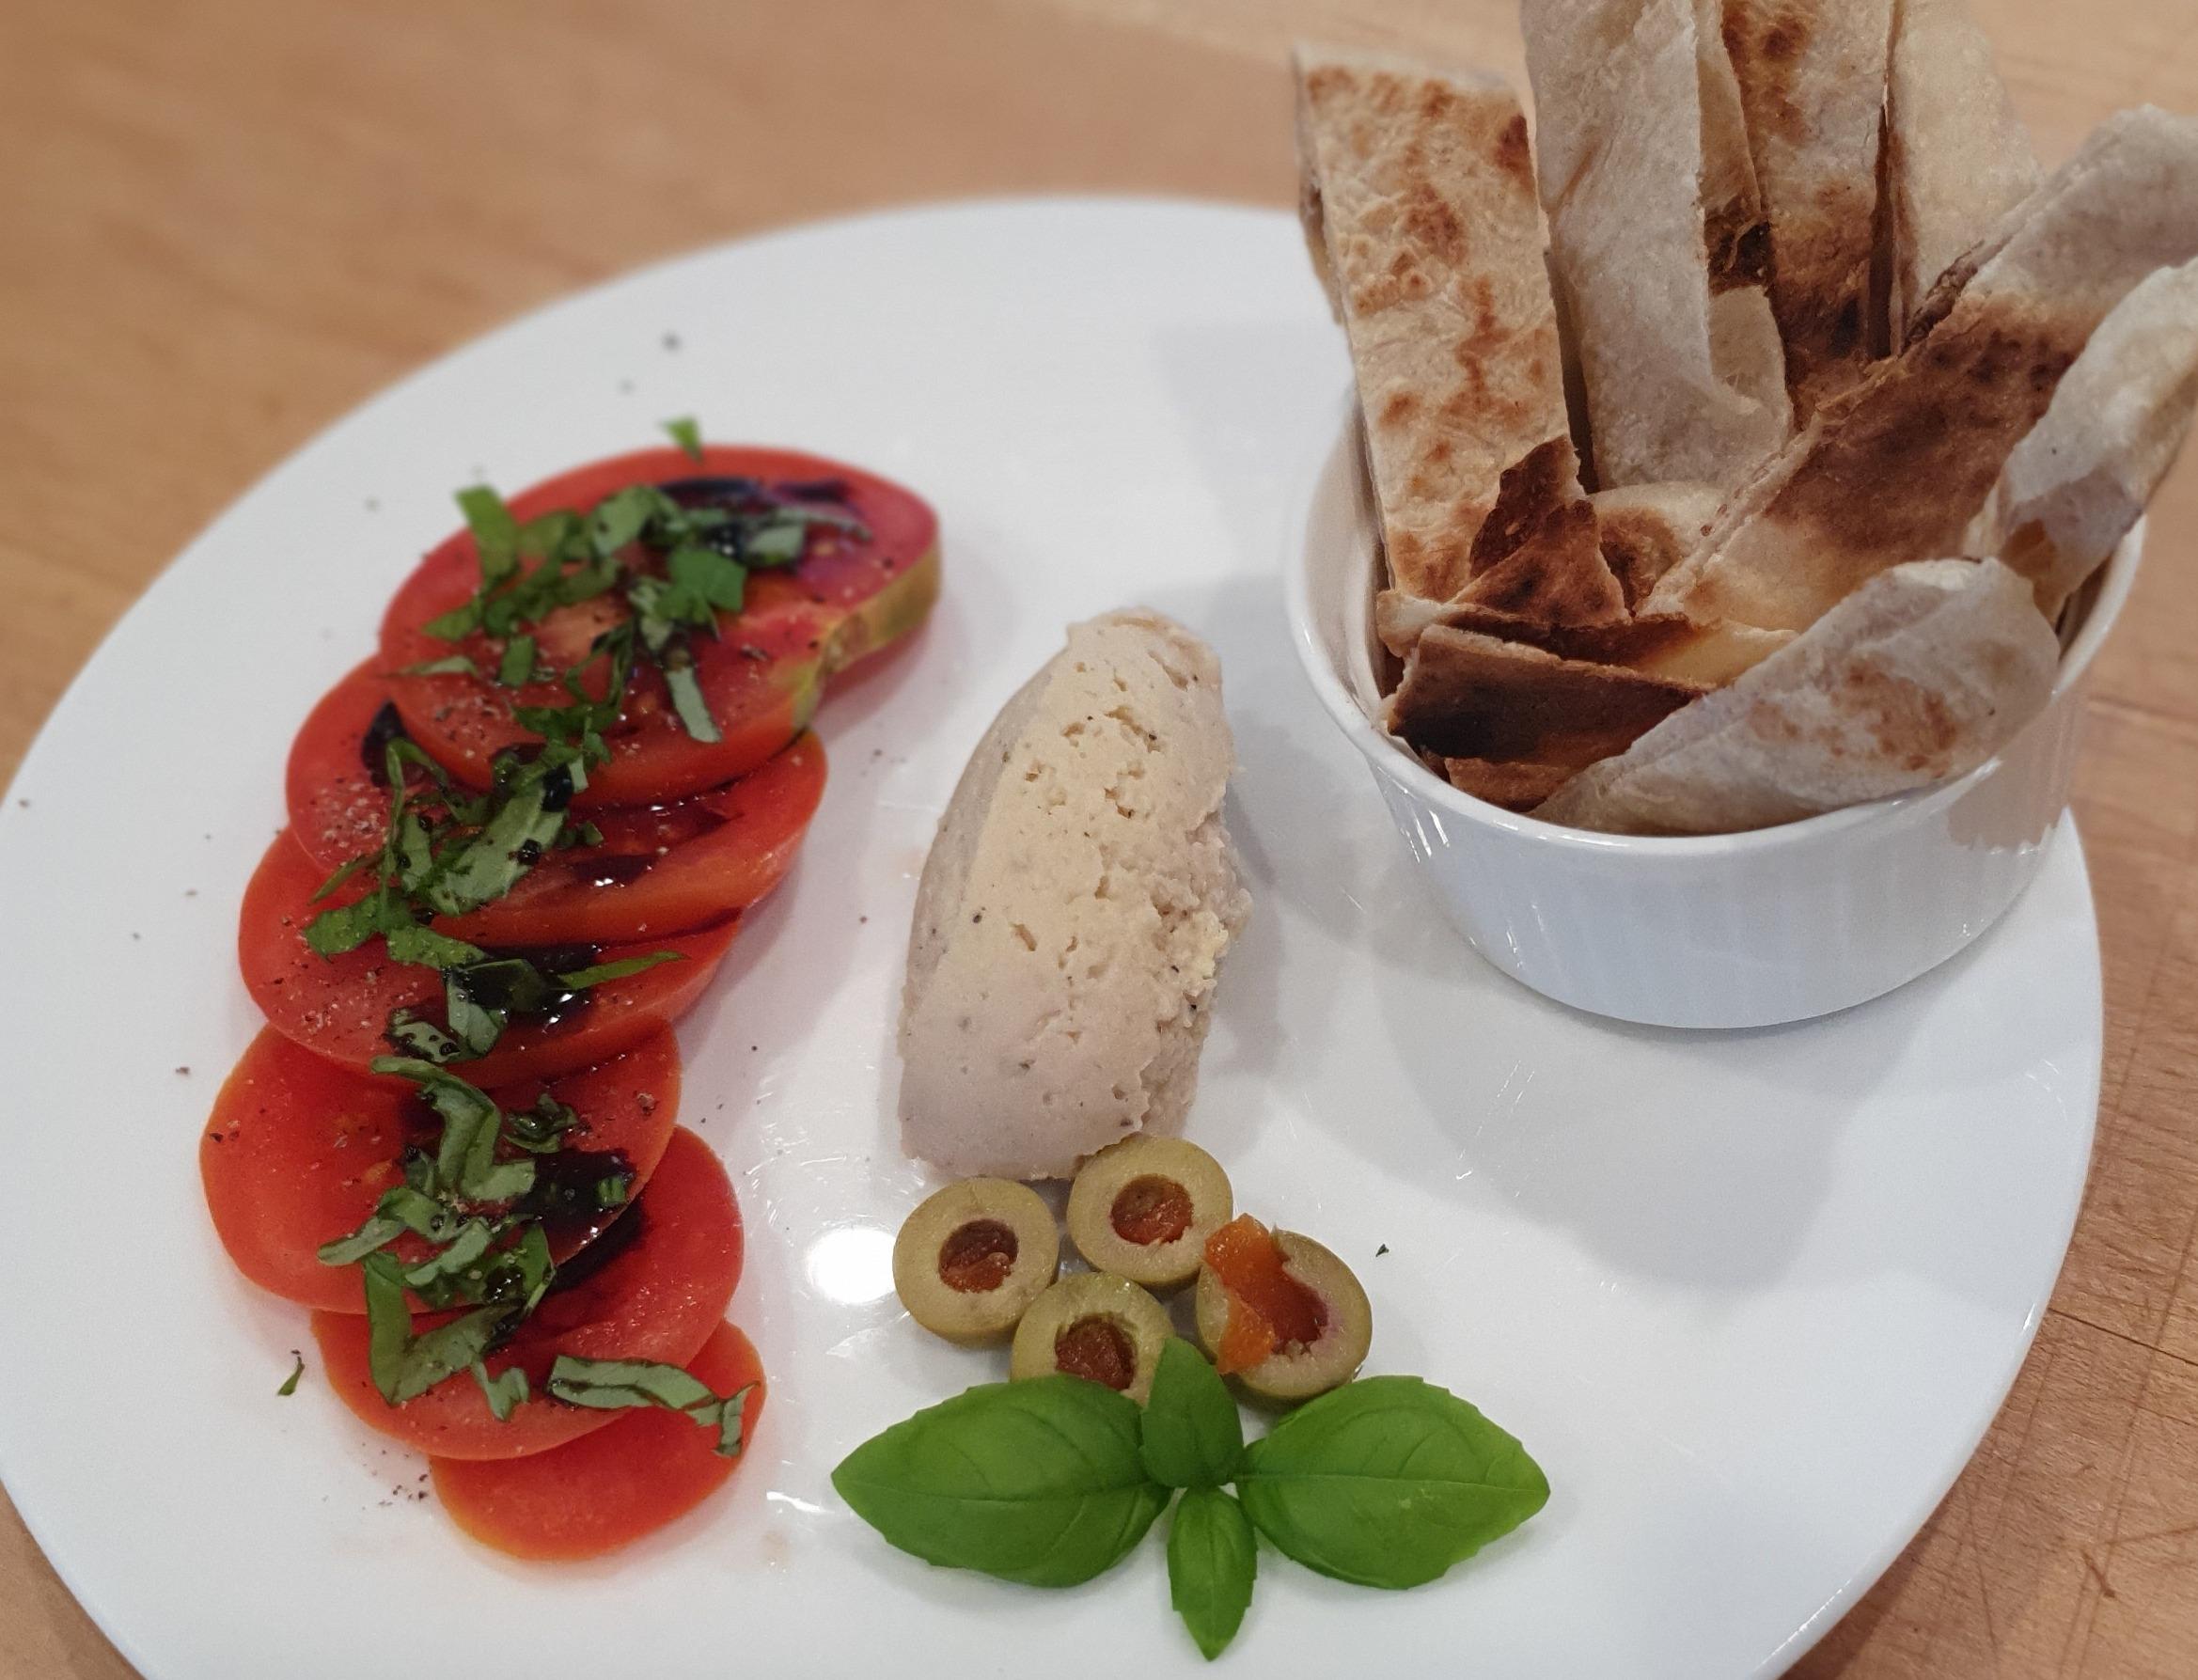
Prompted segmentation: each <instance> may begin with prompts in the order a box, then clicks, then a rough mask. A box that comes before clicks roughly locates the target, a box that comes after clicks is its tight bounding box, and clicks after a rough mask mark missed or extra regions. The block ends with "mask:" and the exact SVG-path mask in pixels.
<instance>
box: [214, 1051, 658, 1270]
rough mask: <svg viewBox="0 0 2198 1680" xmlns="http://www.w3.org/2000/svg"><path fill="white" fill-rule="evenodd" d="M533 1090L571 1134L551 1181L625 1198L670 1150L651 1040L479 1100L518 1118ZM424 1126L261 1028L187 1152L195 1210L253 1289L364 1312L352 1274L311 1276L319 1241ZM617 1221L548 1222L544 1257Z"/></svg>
mask: <svg viewBox="0 0 2198 1680" xmlns="http://www.w3.org/2000/svg"><path fill="white" fill-rule="evenodd" d="M544 1089H546V1090H547V1091H549V1092H550V1094H551V1095H552V1096H554V1097H556V1098H557V1101H559V1102H561V1103H564V1104H567V1105H569V1106H570V1107H572V1108H573V1110H574V1111H575V1112H576V1113H577V1114H578V1115H579V1116H580V1124H579V1125H578V1126H576V1127H574V1128H573V1130H572V1131H570V1132H567V1133H566V1134H565V1144H564V1147H563V1148H562V1149H560V1150H559V1151H557V1153H556V1154H551V1155H544V1156H541V1157H539V1158H538V1161H537V1171H538V1172H543V1173H548V1174H550V1175H551V1176H552V1177H554V1178H555V1179H557V1182H559V1183H565V1182H571V1183H573V1184H581V1183H586V1184H592V1183H594V1181H595V1180H597V1179H599V1178H602V1177H603V1176H604V1174H605V1172H607V1171H608V1170H611V1168H612V1167H613V1166H614V1165H615V1166H620V1167H623V1168H624V1169H625V1170H628V1171H630V1172H632V1173H633V1174H634V1183H633V1185H632V1186H631V1189H630V1191H629V1197H631V1196H633V1195H636V1194H638V1193H639V1191H640V1189H641V1187H642V1186H643V1185H646V1184H647V1183H648V1181H649V1177H650V1175H651V1174H652V1173H653V1172H654V1171H655V1170H656V1164H657V1162H658V1161H659V1160H660V1159H661V1158H662V1157H663V1154H664V1150H665V1145H666V1144H667V1143H668V1142H669V1141H670V1140H671V1132H672V1122H673V1120H674V1119H675V1117H676V1116H677V1114H678V1112H679V1094H680V1056H679V1043H678V1041H677V1040H676V1039H674V1038H673V1037H672V1035H671V1033H670V1031H669V1029H668V1028H658V1029H657V1030H656V1031H654V1032H652V1033H651V1034H650V1035H649V1036H648V1037H647V1038H645V1039H643V1040H642V1041H641V1042H640V1043H639V1044H636V1045H635V1046H634V1047H633V1048H632V1049H631V1050H628V1051H626V1052H625V1054H623V1055H622V1056H614V1057H613V1058H611V1060H608V1061H604V1062H600V1063H598V1064H597V1065H596V1066H594V1067H591V1068H587V1069H584V1070H583V1071H581V1072H580V1073H577V1074H569V1075H567V1076H565V1077H564V1078H561V1079H557V1080H553V1081H552V1082H551V1083H550V1084H549V1085H548V1086H547V1087H544V1086H543V1085H542V1083H541V1082H540V1081H529V1082H528V1083H526V1084H524V1085H518V1086H506V1087H504V1088H503V1089H501V1090H498V1091H494V1092H492V1093H491V1094H492V1095H494V1096H495V1099H496V1101H497V1102H498V1103H499V1104H501V1105H502V1106H503V1107H505V1108H507V1109H522V1108H526V1107H531V1106H532V1105H533V1103H534V1100H535V1098H536V1097H537V1096H538V1095H540V1094H541V1092H542V1091H543V1090H544ZM437 1131H438V1123H437V1122H436V1121H435V1119H434V1117H433V1116H432V1113H431V1112H430V1110H429V1109H428V1107H427V1106H426V1105H425V1104H424V1103H422V1102H421V1101H419V1099H418V1098H417V1097H416V1095H413V1094H412V1093H410V1092H409V1091H405V1090H403V1089H401V1088H400V1087H399V1086H397V1085H395V1084H393V1083H392V1082H391V1081H389V1080H386V1079H376V1078H370V1077H363V1076H360V1075H357V1074H352V1073H346V1072H345V1071H344V1070H343V1069H341V1068H339V1067H338V1066H336V1065H335V1064H334V1063H333V1062H328V1061H323V1060H321V1058H320V1057H318V1056H315V1055H314V1054H312V1053H311V1052H310V1051H308V1050H303V1049H300V1048H299V1047H298V1046H297V1045H296V1044H291V1043H290V1040H288V1039H286V1038H284V1037H283V1036H282V1035H281V1034H280V1033H278V1032H276V1031H275V1029H274V1028H272V1027H271V1028H266V1029H265V1030H263V1031H262V1032H261V1033H260V1034H259V1037H258V1038H256V1039H254V1040H253V1041H252V1044H251V1047H250V1048H249V1049H247V1050H246V1051H245V1052H244V1055H243V1060H241V1061H239V1062H238V1063H237V1065H236V1069H235V1071H234V1072H232V1073H231V1074H230V1075H229V1076H228V1081H227V1082H226V1083H225V1084H224V1085H223V1086H222V1088H221V1094H220V1095H219V1096H217V1097H216V1098H215V1099H214V1103H213V1117H212V1119H211V1120H209V1121H208V1122H207V1123H206V1130H205V1132H204V1133H203V1134H201V1136H200V1138H199V1140H198V1173H199V1178H200V1180H201V1181H202V1182H203V1184H204V1185H205V1187H206V1206H207V1211H208V1212H210V1213H211V1214H212V1216H213V1228H214V1230H215V1231H216V1232H217V1233H219V1234H220V1236H221V1241H222V1247H223V1248H227V1249H228V1256H229V1258H230V1259H231V1260H232V1261H234V1262H236V1265H237V1269H238V1270H239V1271H241V1272H243V1274H244V1276H245V1277H247V1278H249V1279H250V1280H252V1281H253V1282H255V1283H257V1284H258V1285H259V1287H260V1288H262V1289H265V1290H270V1291H272V1292H273V1293H274V1294H275V1295H281V1296H283V1297H284V1298H285V1299H287V1300H292V1301H296V1302H297V1303H299V1304H300V1305H301V1306H306V1307H320V1308H324V1309H326V1310H328V1311H335V1312H364V1311H366V1299H365V1296H364V1294H363V1292H362V1286H361V1283H360V1274H359V1270H358V1268H357V1267H356V1266H348V1265H346V1266H331V1265H322V1264H321V1262H320V1260H319V1259H318V1258H317V1257H316V1252H317V1250H318V1249H319V1248H320V1247H321V1245H322V1243H326V1242H330V1241H333V1240H334V1239H335V1238H337V1237H339V1236H343V1235H345V1234H347V1233H350V1232H353V1231H355V1230H357V1229H358V1228H359V1226H360V1225H361V1224H363V1223H364V1222H365V1221H366V1219H367V1218H368V1217H369V1215H371V1214H372V1213H373V1211H374V1203H375V1202H376V1201H378V1200H379V1199H380V1198H381V1195H382V1192H383V1191H385V1190H387V1189H389V1188H390V1187H392V1186H393V1185H398V1184H400V1183H402V1182H403V1179H404V1164H403V1157H404V1152H405V1151H406V1150H407V1149H408V1148H413V1147H419V1146H432V1142H433V1140H434V1138H435V1137H436V1135H437ZM619 1211H621V1210H613V1211H612V1212H610V1213H607V1214H601V1215H597V1216H596V1217H592V1218H589V1219H576V1220H555V1221H551V1222H550V1223H549V1234H550V1252H551V1254H552V1255H553V1256H555V1257H556V1258H557V1259H558V1260H560V1261H561V1260H568V1259H570V1258H571V1257H572V1256H573V1255H574V1254H576V1253H578V1252H579V1251H580V1249H582V1248H585V1247H586V1246H587V1245H588V1243H589V1241H591V1240H592V1239H593V1238H594V1237H596V1236H597V1235H599V1234H600V1233H602V1232H603V1231H604V1229H605V1228H606V1227H607V1226H608V1225H609V1224H610V1223H611V1222H612V1221H613V1219H615V1218H616V1217H617V1214H618V1212H619ZM390 1252H392V1253H393V1254H395V1255H396V1256H397V1257H398V1258H399V1259H400V1260H403V1261H406V1262H407V1263H412V1262H416V1261H420V1260H424V1259H426V1258H427V1256H428V1255H429V1253H431V1252H432V1250H431V1249H430V1248H428V1246H427V1245H426V1244H425V1243H423V1242H422V1241H421V1240H420V1239H419V1238H417V1237H414V1236H404V1237H400V1239H399V1240H398V1241H397V1242H396V1243H394V1244H392V1245H391V1247H390Z"/></svg>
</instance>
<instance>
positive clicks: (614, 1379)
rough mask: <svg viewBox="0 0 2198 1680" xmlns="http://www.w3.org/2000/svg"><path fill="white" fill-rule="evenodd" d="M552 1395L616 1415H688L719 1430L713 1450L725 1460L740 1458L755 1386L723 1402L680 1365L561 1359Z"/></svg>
mask: <svg viewBox="0 0 2198 1680" xmlns="http://www.w3.org/2000/svg"><path fill="white" fill-rule="evenodd" d="M549 1391H550V1393H551V1394H552V1395H554V1396H555V1397H556V1398H557V1399H559V1400H562V1401H564V1402H565V1403H566V1404H567V1405H585V1406H592V1407H594V1408H596V1409H598V1410H604V1411H618V1410H623V1409H626V1408H629V1407H634V1406H658V1407H661V1408H663V1409H664V1410H666V1411H674V1412H680V1413H683V1414H684V1415H685V1416H686V1417H689V1418H691V1419H693V1420H694V1421H696V1422H697V1423H699V1424H700V1425H701V1426H702V1427H704V1428H706V1429H714V1430H716V1431H717V1446H716V1448H715V1451H716V1452H717V1454H718V1455H719V1456H720V1457H722V1458H738V1457H739V1456H740V1450H741V1419H742V1414H743V1413H744V1412H745V1411H746V1407H747V1399H748V1395H749V1394H750V1393H751V1392H753V1385H752V1384H751V1385H750V1386H749V1387H747V1388H742V1389H735V1390H733V1391H732V1392H731V1393H730V1394H727V1395H725V1396H723V1397H722V1398H720V1397H719V1396H718V1394H717V1393H716V1392H715V1391H714V1390H713V1389H712V1388H711V1387H710V1385H709V1384H708V1383H706V1382H704V1381H702V1379H701V1378H700V1377H699V1376H696V1375H694V1374H692V1373H691V1372H686V1371H683V1370H681V1369H680V1368H679V1367H678V1366H677V1365H660V1364H658V1363H656V1362H655V1361H654V1360H651V1359H582V1358H574V1357H573V1355H571V1354H559V1355H558V1356H557V1363H556V1364H555V1365H553V1366H551V1367H550V1375H549Z"/></svg>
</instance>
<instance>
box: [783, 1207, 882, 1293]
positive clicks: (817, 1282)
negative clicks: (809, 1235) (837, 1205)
mask: <svg viewBox="0 0 2198 1680" xmlns="http://www.w3.org/2000/svg"><path fill="white" fill-rule="evenodd" d="M802 1268H803V1270H804V1271H806V1272H807V1273H808V1274H809V1287H810V1288H812V1289H814V1290H815V1291H816V1292H817V1293H818V1294H819V1295H823V1296H824V1298H825V1299H826V1300H828V1301H838V1302H840V1304H841V1305H843V1306H848V1307H862V1306H867V1305H869V1304H870V1303H871V1301H876V1300H882V1299H884V1298H885V1297H886V1296H887V1295H891V1294H892V1293H893V1233H891V1232H889V1231H880V1230H879V1229H878V1228H877V1227H876V1226H874V1225H842V1226H840V1227H839V1228H837V1229H836V1230H832V1231H827V1232H825V1233H824V1235H822V1236H820V1237H819V1238H817V1240H816V1241H815V1242H813V1243H811V1244H810V1245H809V1253H808V1254H807V1255H805V1256H804V1257H803V1260H802Z"/></svg>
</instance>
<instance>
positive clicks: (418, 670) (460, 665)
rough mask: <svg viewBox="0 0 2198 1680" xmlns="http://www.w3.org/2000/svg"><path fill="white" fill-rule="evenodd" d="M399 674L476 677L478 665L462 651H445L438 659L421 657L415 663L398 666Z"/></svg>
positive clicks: (408, 675) (478, 670) (478, 669)
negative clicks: (421, 658)
mask: <svg viewBox="0 0 2198 1680" xmlns="http://www.w3.org/2000/svg"><path fill="white" fill-rule="evenodd" d="M399 674H400V675H401V676H406V677H478V676H479V675H480V667H479V666H478V665H476V664H474V663H473V661H472V659H471V658H470V657H468V656H467V655H465V654H463V653H446V654H444V655H443V657H442V658H440V659H423V660H421V661H420V662H419V663H418V664H417V665H407V666H401V667H399Z"/></svg>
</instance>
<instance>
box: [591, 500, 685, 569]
mask: <svg viewBox="0 0 2198 1680" xmlns="http://www.w3.org/2000/svg"><path fill="white" fill-rule="evenodd" d="M665 507H676V504H675V503H673V502H672V501H671V498H670V497H669V496H667V495H665V494H664V493H663V492H662V491H660V490H658V489H657V488H656V487H655V486H654V485H653V484H629V485H627V486H626V487H625V489H623V490H619V491H613V492H612V493H611V494H610V495H606V496H604V498H603V500H602V501H600V502H598V503H597V504H596V505H595V511H594V512H593V513H592V514H591V515H589V522H588V537H589V542H592V543H593V544H594V545H595V552H596V554H597V555H598V556H599V557H602V558H604V559H609V558H610V557H612V556H613V555H616V554H617V553H618V552H619V550H620V549H621V548H623V547H625V546H626V544H627V543H629V542H633V541H634V540H635V539H636V538H637V537H639V536H640V534H641V533H642V532H643V531H644V530H646V529H647V528H648V526H649V521H650V520H651V519H652V517H654V516H655V515H656V514H657V513H658V512H659V511H660V510H661V509H662V508H665Z"/></svg>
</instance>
